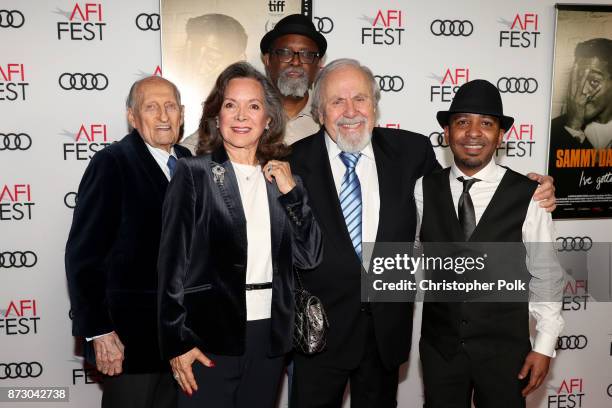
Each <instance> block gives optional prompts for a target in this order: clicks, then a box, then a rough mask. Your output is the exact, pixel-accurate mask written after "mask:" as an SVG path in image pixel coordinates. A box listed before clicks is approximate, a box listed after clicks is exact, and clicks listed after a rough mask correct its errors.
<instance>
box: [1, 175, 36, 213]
mask: <svg viewBox="0 0 612 408" xmlns="http://www.w3.org/2000/svg"><path fill="white" fill-rule="evenodd" d="M34 205H35V203H34V202H33V201H32V187H31V186H30V185H29V184H4V185H0V221H21V220H31V219H32V207H34Z"/></svg>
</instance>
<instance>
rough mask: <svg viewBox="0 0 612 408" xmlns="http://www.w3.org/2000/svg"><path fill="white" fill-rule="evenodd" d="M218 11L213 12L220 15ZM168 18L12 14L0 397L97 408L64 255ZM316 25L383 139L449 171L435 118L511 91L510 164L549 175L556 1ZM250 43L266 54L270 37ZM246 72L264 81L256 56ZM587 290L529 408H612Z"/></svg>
mask: <svg viewBox="0 0 612 408" xmlns="http://www.w3.org/2000/svg"><path fill="white" fill-rule="evenodd" d="M239 1H247V0H235V2H239ZM209 3H210V4H211V12H214V11H215V7H216V6H215V5H216V4H217V3H219V4H220V3H222V2H216V1H210V2H209ZM257 3H259V4H260V7H261V9H262V15H264V16H265V15H269V17H270V18H265V17H263V18H262V19H261V21H260V22H259V23H260V24H261V26H262V27H265V28H266V29H269V28H271V24H270V21H272V20H273V19H274V18H275V16H276V17H278V12H279V11H281V12H282V10H283V7H284V3H285V2H283V1H279V0H257ZM574 3H576V1H574ZM577 3H581V2H579V1H578V2H577ZM589 3H601V4H603V2H597V1H594V0H589ZM249 4H250V7H253V4H254V0H253V1H251V0H249ZM159 10H160V4H159V1H158V0H132V1H129V2H124V1H119V0H103V1H101V0H98V1H96V0H93V1H92V2H81V1H79V2H75V1H69V0H44V1H43V0H38V1H35V0H31V1H23V0H2V1H1V2H0V44H1V46H0V47H1V50H2V51H1V52H0V117H1V119H0V282H1V283H0V387H17V386H22V387H44V388H55V389H56V393H55V395H54V397H56V398H55V401H60V402H54V403H49V405H48V406H62V407H93V406H97V405H98V404H99V398H100V382H101V381H102V380H103V379H102V378H101V377H100V375H99V374H98V373H97V372H96V370H95V369H93V368H91V367H86V366H84V363H83V359H82V358H81V357H80V356H79V355H80V350H79V345H78V343H77V342H75V341H74V339H73V338H72V336H71V334H70V317H69V302H68V296H67V290H66V281H65V274H64V261H63V259H64V245H65V241H66V238H67V234H68V228H69V226H70V222H71V218H72V209H73V208H74V205H75V202H76V199H77V197H76V193H75V191H76V189H77V186H78V183H79V181H80V178H81V176H82V173H83V171H84V169H85V167H86V166H87V164H88V162H89V160H90V159H91V157H92V156H93V155H94V154H95V153H96V152H97V151H99V150H100V149H103V148H104V147H105V146H107V145H109V144H110V143H112V142H113V141H116V140H118V139H120V138H122V137H123V136H124V135H125V134H126V132H127V123H126V119H125V108H124V106H125V97H126V96H127V92H128V89H129V87H130V85H131V84H132V83H133V82H134V81H135V80H137V79H139V78H142V77H144V76H148V75H153V74H156V75H161V74H163V64H162V53H161V40H160V33H161V30H160V16H159V13H160V11H159ZM313 16H314V17H313V20H314V23H315V26H316V27H317V28H318V30H319V31H320V32H322V33H323V34H324V35H325V36H326V37H327V39H328V42H329V48H328V55H327V60H328V61H329V60H332V59H335V58H340V57H351V58H356V59H358V60H360V61H362V62H363V63H365V64H366V65H368V66H369V67H370V68H371V69H372V70H373V71H374V73H375V74H376V75H377V78H378V80H379V84H380V87H381V90H382V95H383V96H382V101H381V106H380V111H381V115H380V119H379V124H380V126H387V127H398V128H405V129H410V130H413V131H417V132H420V133H423V134H425V135H427V136H428V137H429V138H430V140H431V143H432V145H433V146H434V148H435V151H436V154H437V155H438V158H439V160H440V161H441V162H442V163H444V164H448V163H449V157H450V153H449V150H448V147H447V146H446V145H445V144H444V141H443V138H442V134H441V130H440V129H439V127H438V125H437V122H436V120H435V112H436V111H437V110H440V109H445V108H447V107H448V105H449V104H450V101H451V100H452V98H453V95H454V92H455V91H456V89H457V88H458V87H459V86H460V85H461V84H463V83H465V82H466V81H468V80H471V79H476V78H485V79H488V80H489V81H491V82H493V83H494V84H496V85H497V86H498V88H499V89H500V91H501V92H502V96H503V98H504V104H505V110H506V111H507V113H508V114H510V115H512V116H514V117H515V118H516V121H515V124H514V126H513V127H512V129H511V130H510V131H509V132H508V134H507V135H506V136H505V138H504V142H503V144H502V146H501V147H500V148H499V149H498V151H497V159H498V160H499V161H500V162H501V163H503V164H505V165H508V166H510V167H512V168H514V169H515V170H517V171H520V172H528V171H535V172H539V173H545V172H546V169H547V156H548V154H547V149H548V132H549V125H550V118H551V116H552V117H556V116H558V115H559V114H560V113H562V111H563V109H564V108H563V103H553V104H552V111H551V88H552V83H553V79H552V73H553V60H554V55H553V50H554V41H555V3H554V1H552V0H540V1H537V2H534V1H527V0H516V1H512V2H508V1H501V0H492V1H490V2H485V3H483V2H481V1H478V0H464V1H461V2H457V1H451V0H434V1H429V2H416V1H410V0H396V1H385V0H383V1H373V0H369V1H366V0H335V1H322V0H321V1H315V2H314V5H313ZM276 21H277V20H276ZM249 24H253V21H250V22H249ZM605 29H606V27H602V26H597V25H596V24H593V25H584V26H583V27H581V30H583V31H584V32H581V33H579V34H576V35H568V36H566V37H564V38H562V39H559V41H565V42H567V47H568V49H571V50H573V48H574V46H575V44H576V43H577V42H578V41H580V38H582V37H584V38H591V37H594V36H595V35H596V34H597V33H600V32H601V30H605ZM608 37H609V38H610V37H612V35H608ZM248 41H249V47H254V49H256V48H257V46H258V43H259V39H258V38H249V39H248ZM558 57H562V56H558ZM247 58H248V59H249V60H251V62H253V63H254V64H256V65H257V66H258V67H260V68H263V66H262V64H261V61H260V60H259V55H255V54H248V55H247ZM564 58H566V59H567V61H566V65H567V69H565V70H561V71H557V73H556V75H562V76H565V77H566V78H567V77H569V75H570V70H571V63H572V60H573V55H571V54H570V55H569V56H566V57H564ZM182 91H184V92H185V93H189V92H190V90H188V89H184V90H182ZM203 98H204V96H202V99H203ZM557 102H559V101H557ZM561 102H562V101H561ZM188 108H191V109H188V112H190V111H192V112H195V113H193V114H191V117H188V118H186V119H187V121H191V122H193V121H197V120H198V118H197V116H196V117H193V116H194V115H197V112H198V107H195V108H194V107H188ZM555 226H556V229H557V236H558V237H559V238H558V239H559V242H561V243H565V247H566V248H568V249H572V248H573V249H577V250H585V249H588V248H589V246H590V244H591V243H594V242H610V241H611V240H612V239H611V238H612V220H609V219H599V220H597V219H593V220H563V221H556V222H555ZM609 264H610V262H609V261H608V265H609ZM606 273H609V271H606ZM608 282H609V280H608ZM608 285H609V283H608ZM588 286H589V282H588V278H586V277H585V278H581V279H575V281H573V282H572V283H571V284H568V285H567V286H566V288H565V293H564V305H563V309H564V317H565V319H566V329H565V332H564V334H563V337H562V338H561V339H560V340H559V343H558V351H557V358H556V359H555V360H554V363H553V366H552V370H551V373H550V375H549V377H548V378H547V381H546V384H545V385H543V386H542V387H541V388H540V390H538V392H537V393H535V395H533V396H531V397H530V398H529V400H528V406H530V407H534V408H535V407H537V408H566V407H568V408H573V407H585V408H603V407H610V406H612V319H611V318H610V316H611V313H612V306H611V305H610V303H605V302H597V301H594V300H593V299H592V298H591V297H589V296H588V295H587V291H588ZM603 289H606V288H605V287H604V288H603ZM608 290H609V288H608ZM419 312H420V308H418V309H417V312H416V314H415V331H414V332H415V339H413V340H414V342H415V343H414V344H416V342H417V341H418V338H417V337H416V336H417V335H418V333H419V330H418V327H419V325H420V317H419V316H420V313H419ZM62 392H64V394H62ZM283 393H285V391H283ZM62 398H63V399H62ZM285 400H286V398H284V397H282V398H281V405H283V406H284V405H285V402H284V401H285ZM501 403H502V402H501V401H500V404H501ZM40 404H41V403H34V402H24V403H20V404H19V405H18V406H23V407H27V406H40ZM421 404H422V385H421V379H420V369H419V365H418V347H413V352H412V355H411V359H410V362H409V363H408V364H406V365H405V366H404V367H402V375H401V383H400V386H399V406H401V407H417V406H420V405H421ZM0 406H7V407H8V406H11V407H12V406H17V404H16V403H15V402H11V401H0ZM45 406H46V405H45Z"/></svg>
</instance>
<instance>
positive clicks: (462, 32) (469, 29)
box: [429, 20, 474, 37]
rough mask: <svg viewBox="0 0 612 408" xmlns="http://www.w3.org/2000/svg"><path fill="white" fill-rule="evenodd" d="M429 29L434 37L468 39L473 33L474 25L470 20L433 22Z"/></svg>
mask: <svg viewBox="0 0 612 408" xmlns="http://www.w3.org/2000/svg"><path fill="white" fill-rule="evenodd" d="M429 29H430V30H431V33H432V34H433V35H435V36H436V37H439V36H441V35H443V36H446V37H450V36H454V37H460V36H462V37H469V36H470V35H472V33H473V32H474V25H473V24H472V22H471V21H470V20H434V21H432V22H431V25H430V26H429Z"/></svg>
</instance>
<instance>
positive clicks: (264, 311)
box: [232, 162, 272, 320]
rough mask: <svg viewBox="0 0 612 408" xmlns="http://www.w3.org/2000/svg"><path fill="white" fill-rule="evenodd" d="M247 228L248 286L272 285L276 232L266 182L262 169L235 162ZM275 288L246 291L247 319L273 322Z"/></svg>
mask: <svg viewBox="0 0 612 408" xmlns="http://www.w3.org/2000/svg"><path fill="white" fill-rule="evenodd" d="M232 166H233V167H234V171H235V172H236V179H237V180H238V190H239V191H240V200H241V201H242V208H243V209H244V217H245V219H246V229H247V267H246V283H267V282H272V233H271V231H270V206H269V205H268V192H267V190H266V180H265V178H264V175H263V172H262V171H261V166H259V165H258V166H250V165H248V164H239V163H234V162H232ZM271 306H272V289H257V290H247V291H246V309H247V320H259V319H269V318H270V316H271Z"/></svg>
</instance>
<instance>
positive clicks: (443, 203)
mask: <svg viewBox="0 0 612 408" xmlns="http://www.w3.org/2000/svg"><path fill="white" fill-rule="evenodd" d="M449 172H450V168H446V169H444V170H438V171H435V172H433V173H431V174H429V175H427V176H425V177H424V178H423V221H422V224H421V241H422V242H424V243H426V242H464V241H465V238H464V237H463V232H462V229H461V226H460V224H459V220H458V219H457V216H456V213H455V210H454V205H453V199H452V195H451V190H450V184H449ZM536 187H537V183H536V182H533V181H531V180H529V179H528V178H527V177H525V176H522V175H520V174H518V173H516V172H514V171H512V170H510V169H508V170H507V171H506V173H505V174H504V177H503V178H502V180H501V182H500V184H499V186H498V187H497V190H496V191H495V194H494V195H493V198H492V199H491V201H490V203H489V205H488V206H487V208H486V210H485V212H484V213H483V215H482V217H481V219H480V220H479V222H478V225H477V226H476V229H475V230H474V233H473V234H472V236H471V237H470V239H469V242H522V226H523V223H524V221H525V216H526V214H527V208H528V207H529V202H530V200H531V197H532V196H533V192H534V191H535V189H536ZM522 249H523V253H522V256H512V257H509V259H505V260H504V262H511V263H512V268H516V269H515V270H517V271H519V273H518V274H517V276H518V275H521V276H524V277H527V282H528V277H529V272H528V271H527V268H526V265H525V252H524V248H522ZM514 255H516V254H514ZM421 337H422V339H423V340H424V341H427V342H428V343H429V344H431V345H432V346H434V347H435V348H436V349H437V350H438V352H439V353H440V354H441V355H442V356H444V358H446V359H448V360H450V359H451V358H452V357H453V356H454V355H455V354H456V353H458V352H460V351H465V352H466V353H468V354H469V355H470V357H471V358H486V357H488V356H491V355H493V354H496V353H499V352H500V351H503V352H508V351H514V352H518V353H525V352H527V351H529V350H530V349H531V345H530V343H529V312H528V304H527V303H526V302H520V303H516V302H513V303H509V302H491V303H485V302H444V303H442V302H427V301H426V302H425V303H424V305H423V319H422V326H421Z"/></svg>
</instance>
